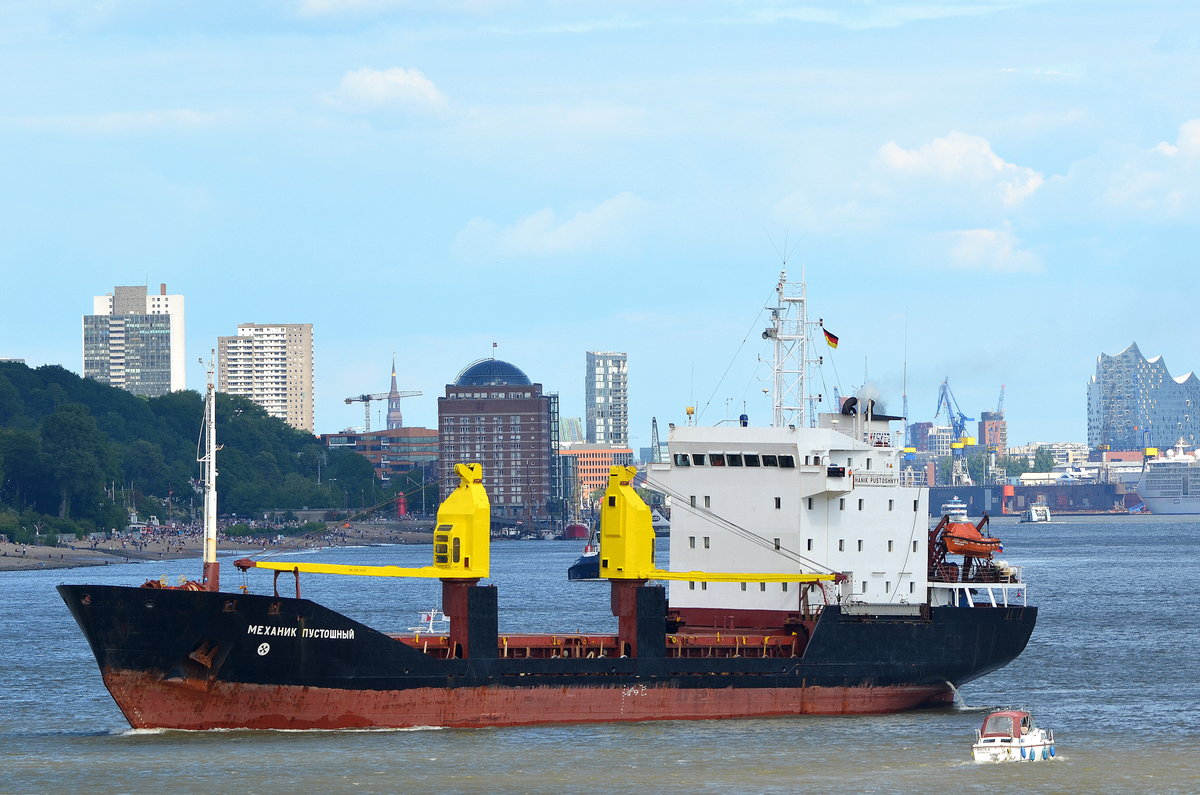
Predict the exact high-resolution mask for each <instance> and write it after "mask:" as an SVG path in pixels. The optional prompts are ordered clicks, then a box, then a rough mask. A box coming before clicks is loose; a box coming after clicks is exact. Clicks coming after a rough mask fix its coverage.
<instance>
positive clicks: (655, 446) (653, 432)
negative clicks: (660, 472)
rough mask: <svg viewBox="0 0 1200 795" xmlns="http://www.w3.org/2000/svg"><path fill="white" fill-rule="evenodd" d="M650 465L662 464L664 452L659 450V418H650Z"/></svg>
mask: <svg viewBox="0 0 1200 795" xmlns="http://www.w3.org/2000/svg"><path fill="white" fill-rule="evenodd" d="M650 463H652V464H661V463H662V452H661V451H660V449H659V441H658V417H651V418H650Z"/></svg>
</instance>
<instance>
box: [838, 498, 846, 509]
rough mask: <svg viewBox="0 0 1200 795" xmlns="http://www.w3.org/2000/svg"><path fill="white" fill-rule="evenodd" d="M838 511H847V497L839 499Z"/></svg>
mask: <svg viewBox="0 0 1200 795" xmlns="http://www.w3.org/2000/svg"><path fill="white" fill-rule="evenodd" d="M838 510H839V511H844V510H846V498H845V497H839V498H838Z"/></svg>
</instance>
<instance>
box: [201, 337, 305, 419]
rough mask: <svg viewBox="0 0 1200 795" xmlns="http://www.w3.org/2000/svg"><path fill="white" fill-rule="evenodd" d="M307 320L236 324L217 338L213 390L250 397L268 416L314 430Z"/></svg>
mask: <svg viewBox="0 0 1200 795" xmlns="http://www.w3.org/2000/svg"><path fill="white" fill-rule="evenodd" d="M312 339H313V338H312V324H311V323H241V324H239V325H238V330H237V336H234V337H218V338H217V368H218V377H217V389H218V390H219V391H221V392H225V393H226V394H230V395H241V396H242V397H244V398H249V399H250V400H252V401H254V402H255V403H257V404H258V405H260V406H262V407H263V408H264V409H266V410H267V413H268V414H270V415H271V416H272V417H278V418H279V419H281V420H283V421H284V422H286V423H287V424H288V425H291V426H292V427H293V428H296V429H298V430H302V431H308V432H309V433H312V432H313V428H314V427H315V425H316V423H315V418H314V411H313V344H312Z"/></svg>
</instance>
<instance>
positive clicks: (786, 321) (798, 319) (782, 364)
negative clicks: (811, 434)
mask: <svg viewBox="0 0 1200 795" xmlns="http://www.w3.org/2000/svg"><path fill="white" fill-rule="evenodd" d="M775 294H776V297H777V299H778V300H777V304H778V305H777V306H773V307H770V310H771V325H770V327H768V328H767V329H766V330H765V331H764V332H763V339H767V340H771V341H772V342H773V344H774V347H775V355H774V361H773V362H772V373H773V380H774V383H773V387H774V388H773V390H772V391H773V392H774V403H775V405H774V408H775V412H774V417H773V418H772V424H773V425H775V427H777V428H781V427H783V426H785V425H795V426H798V427H803V428H808V427H812V426H813V425H814V424H815V417H813V416H812V415H813V413H814V409H815V404H817V403H819V402H820V401H821V395H819V394H818V395H811V396H810V395H809V394H808V393H807V391H806V384H805V381H806V373H807V369H808V366H809V365H811V364H820V363H821V361H822V357H817V358H816V359H809V358H808V330H809V328H808V327H809V326H814V327H815V326H819V325H821V321H819V320H818V321H816V322H809V320H808V314H807V313H808V288H807V285H806V284H805V282H804V271H803V269H801V272H800V282H799V283H798V284H797V283H796V282H789V281H788V280H787V271H786V270H783V271H780V272H779V284H778V285H776V287H775Z"/></svg>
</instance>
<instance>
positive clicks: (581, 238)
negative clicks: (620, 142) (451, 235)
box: [454, 192, 652, 260]
mask: <svg viewBox="0 0 1200 795" xmlns="http://www.w3.org/2000/svg"><path fill="white" fill-rule="evenodd" d="M651 206H652V205H651V203H650V202H648V201H646V200H645V199H642V198H640V197H638V196H636V195H634V194H633V193H629V192H625V193H619V194H617V195H616V196H613V197H612V198H611V199H606V200H605V201H603V202H601V203H600V204H598V205H596V206H595V207H594V208H592V209H590V210H580V211H578V212H576V213H575V214H574V215H573V216H571V217H570V218H560V217H559V216H558V214H557V213H555V212H554V210H552V209H550V208H548V207H547V208H544V209H541V210H538V211H537V212H535V213H531V214H530V215H526V216H525V217H523V218H520V219H518V220H517V221H516V223H514V224H512V225H510V226H500V225H499V224H497V223H495V222H493V221H489V220H486V219H483V218H473V219H471V221H469V222H468V223H467V225H466V226H465V227H464V228H463V229H462V230H461V231H460V232H459V233H458V235H457V236H456V237H455V241H454V248H455V251H456V252H457V254H458V255H459V256H460V257H462V258H465V259H472V260H479V259H484V258H487V257H492V256H495V257H501V258H508V257H523V256H529V257H542V256H552V255H557V254H573V253H581V252H585V251H591V250H595V249H600V248H608V247H611V246H614V245H619V244H622V243H625V242H628V240H629V239H630V237H631V236H632V235H633V234H634V233H635V232H636V231H637V230H638V229H639V228H641V227H642V226H643V222H644V220H645V216H646V213H647V211H648V209H649V208H650V207H651Z"/></svg>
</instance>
